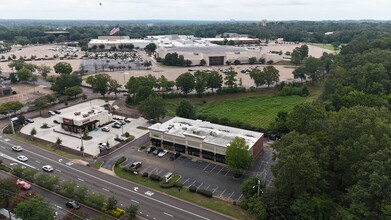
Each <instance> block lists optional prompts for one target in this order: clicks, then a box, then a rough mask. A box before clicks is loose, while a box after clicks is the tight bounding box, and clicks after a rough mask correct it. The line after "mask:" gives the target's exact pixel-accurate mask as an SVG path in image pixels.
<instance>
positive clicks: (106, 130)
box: [102, 127, 110, 132]
mask: <svg viewBox="0 0 391 220" xmlns="http://www.w3.org/2000/svg"><path fill="white" fill-rule="evenodd" d="M102 131H104V132H109V131H110V128H109V127H103V128H102Z"/></svg>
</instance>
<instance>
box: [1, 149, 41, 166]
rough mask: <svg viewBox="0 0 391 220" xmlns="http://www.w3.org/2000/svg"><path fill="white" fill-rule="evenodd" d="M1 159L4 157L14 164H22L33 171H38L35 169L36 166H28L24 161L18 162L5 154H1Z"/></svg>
mask: <svg viewBox="0 0 391 220" xmlns="http://www.w3.org/2000/svg"><path fill="white" fill-rule="evenodd" d="M0 157H4V158H6V159H8V160H11V161H13V162H17V163H20V164H22V165H24V166H28V167H30V168H33V169H37V168H35V167H34V166H31V165H29V164H27V163H24V162H22V161H19V160H17V159H14V158H13V157H11V156H8V155H6V154H3V153H0Z"/></svg>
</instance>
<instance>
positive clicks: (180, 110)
mask: <svg viewBox="0 0 391 220" xmlns="http://www.w3.org/2000/svg"><path fill="white" fill-rule="evenodd" d="M175 113H176V115H177V116H179V117H183V118H190V119H195V118H196V112H195V108H194V106H193V105H192V104H191V102H190V101H189V100H182V101H181V102H180V103H179V105H178V107H177V108H176V110H175Z"/></svg>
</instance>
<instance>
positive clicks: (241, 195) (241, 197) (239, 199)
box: [236, 194, 243, 202]
mask: <svg viewBox="0 0 391 220" xmlns="http://www.w3.org/2000/svg"><path fill="white" fill-rule="evenodd" d="M242 196H243V194H240V196H239V199H238V200H236V201H237V202H239V201H240V199H241V198H242Z"/></svg>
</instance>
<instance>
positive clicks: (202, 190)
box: [197, 189, 213, 197]
mask: <svg viewBox="0 0 391 220" xmlns="http://www.w3.org/2000/svg"><path fill="white" fill-rule="evenodd" d="M197 193H199V194H201V195H203V196H206V197H212V196H213V192H211V191H209V190H206V189H198V190H197Z"/></svg>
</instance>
